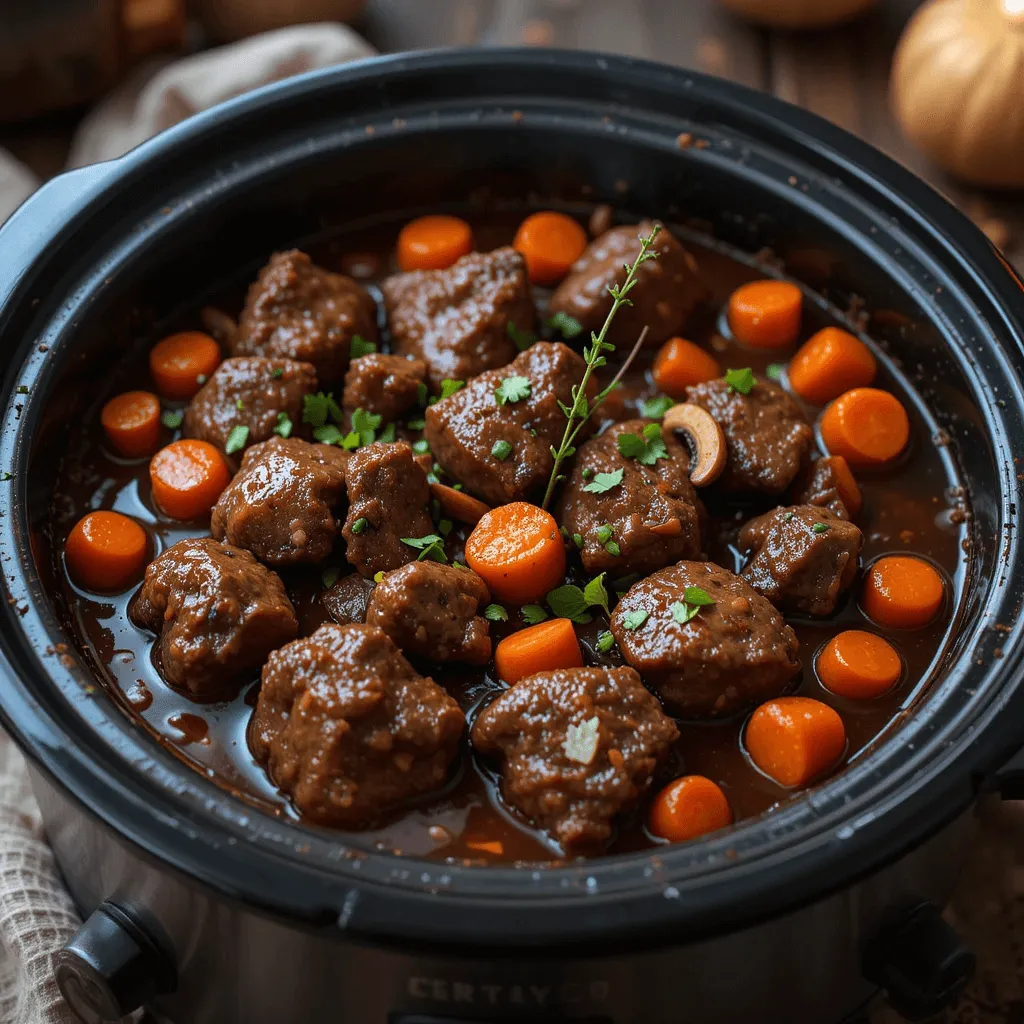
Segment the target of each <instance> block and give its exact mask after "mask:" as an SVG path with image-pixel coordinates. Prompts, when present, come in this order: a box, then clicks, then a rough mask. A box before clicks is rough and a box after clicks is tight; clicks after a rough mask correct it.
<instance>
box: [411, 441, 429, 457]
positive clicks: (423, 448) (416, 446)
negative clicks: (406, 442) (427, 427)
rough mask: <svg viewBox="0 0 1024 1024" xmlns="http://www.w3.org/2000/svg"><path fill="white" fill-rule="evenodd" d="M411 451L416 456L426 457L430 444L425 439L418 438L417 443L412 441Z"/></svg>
mask: <svg viewBox="0 0 1024 1024" xmlns="http://www.w3.org/2000/svg"><path fill="white" fill-rule="evenodd" d="M412 450H413V451H414V452H415V453H416V454H417V455H428V454H429V453H430V444H429V443H428V442H427V440H426V439H425V438H422V437H421V438H420V439H419V440H418V441H413V443H412Z"/></svg>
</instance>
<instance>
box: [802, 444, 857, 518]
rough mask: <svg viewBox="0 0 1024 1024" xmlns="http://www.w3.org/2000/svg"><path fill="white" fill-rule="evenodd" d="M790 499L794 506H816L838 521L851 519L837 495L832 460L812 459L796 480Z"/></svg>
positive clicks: (836, 481) (840, 497) (848, 510)
mask: <svg viewBox="0 0 1024 1024" xmlns="http://www.w3.org/2000/svg"><path fill="white" fill-rule="evenodd" d="M790 497H791V499H792V503H793V504H794V505H817V506H818V507H819V508H827V509H828V510H829V512H831V513H832V514H833V515H835V516H838V517H839V518H840V519H852V518H853V516H852V515H851V512H852V511H853V510H852V509H849V508H847V507H846V502H845V501H843V498H842V495H841V494H840V493H839V480H838V477H837V476H836V470H835V462H834V459H831V458H823V459H814V460H813V461H812V462H811V464H810V465H809V466H808V467H807V468H806V469H805V470H804V472H803V473H801V474H800V476H799V477H798V478H797V480H796V483H795V484H794V485H793V490H792V491H790Z"/></svg>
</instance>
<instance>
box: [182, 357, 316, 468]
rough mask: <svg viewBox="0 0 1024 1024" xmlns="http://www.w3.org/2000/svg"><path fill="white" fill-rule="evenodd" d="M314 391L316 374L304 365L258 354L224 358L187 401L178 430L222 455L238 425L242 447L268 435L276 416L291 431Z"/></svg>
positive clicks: (278, 423) (299, 419)
mask: <svg viewBox="0 0 1024 1024" xmlns="http://www.w3.org/2000/svg"><path fill="white" fill-rule="evenodd" d="M316 389H317V383H316V370H314V369H313V367H312V366H311V365H310V364H309V363H297V362H295V361H294V360H293V359H264V358H263V357H262V356H241V357H239V358H236V359H225V360H224V362H223V363H221V364H220V366H218V367H217V370H216V372H215V373H214V374H213V376H212V377H211V378H210V379H209V380H208V381H207V382H206V383H205V384H204V385H203V386H202V387H201V388H200V389H199V391H198V393H197V394H196V395H195V397H194V398H193V399H192V401H191V402H189V404H188V408H187V409H186V410H185V419H184V423H183V425H182V432H183V434H184V435H185V437H197V438H199V439H200V440H201V441H209V442H210V444H212V445H216V447H218V448H219V449H220V450H221V451H224V448H225V445H226V444H227V442H228V437H229V435H230V434H231V431H232V430H234V429H235V428H236V427H244V428H245V430H246V431H247V433H246V436H245V441H244V445H245V446H246V447H249V446H251V445H254V444H259V443H260V441H266V440H268V439H269V438H271V437H273V436H274V428H275V427H279V426H280V424H281V422H282V421H281V420H279V417H280V416H282V415H283V416H284V417H285V421H287V422H289V423H290V424H291V425H292V428H296V429H297V428H298V427H299V426H300V425H301V423H302V399H303V398H304V397H305V396H306V395H308V394H311V393H312V392H314V391H316ZM236 457H237V458H240V457H241V456H240V455H239V456H236Z"/></svg>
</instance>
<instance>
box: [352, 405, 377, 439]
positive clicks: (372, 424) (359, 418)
mask: <svg viewBox="0 0 1024 1024" xmlns="http://www.w3.org/2000/svg"><path fill="white" fill-rule="evenodd" d="M383 419H384V417H383V416H381V415H380V413H376V412H367V411H366V410H365V409H356V411H355V412H354V413H352V432H353V433H355V434H358V435H359V444H360V445H367V444H373V442H374V441H375V440H376V439H377V429H378V427H380V425H381V422H382V420H383Z"/></svg>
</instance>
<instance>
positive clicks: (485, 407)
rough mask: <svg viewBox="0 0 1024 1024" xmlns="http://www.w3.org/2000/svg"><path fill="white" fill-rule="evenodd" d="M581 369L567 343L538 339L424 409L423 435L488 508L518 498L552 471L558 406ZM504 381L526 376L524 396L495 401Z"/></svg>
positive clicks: (561, 422)
mask: <svg viewBox="0 0 1024 1024" xmlns="http://www.w3.org/2000/svg"><path fill="white" fill-rule="evenodd" d="M585 370H586V363H584V361H583V359H582V357H581V356H579V355H578V354H577V353H575V352H574V351H573V350H572V349H571V348H569V347H568V346H567V345H563V344H561V343H555V344H550V343H548V342H543V341H539V342H537V343H536V344H535V345H531V346H530V348H528V349H527V350H526V351H525V352H522V353H521V354H520V355H518V356H517V357H516V358H515V359H514V360H513V361H512V362H511V363H510V364H509V365H508V366H503V367H502V368H501V369H500V370H488V372H487V373H482V374H481V375H480V376H479V377H477V378H476V379H475V380H472V381H470V382H469V384H468V385H467V386H466V387H464V388H463V389H462V390H461V391H457V392H456V393H455V394H454V395H451V396H450V397H448V398H445V399H443V400H442V401H440V402H437V403H436V404H435V405H432V406H430V408H429V409H427V414H426V421H427V425H426V431H425V437H426V439H427V441H428V442H429V443H430V447H431V449H432V451H433V453H434V458H435V459H436V460H437V462H438V463H439V464H440V466H441V468H442V469H443V470H444V471H445V472H446V473H448V474H450V475H451V476H453V477H454V478H455V479H456V480H458V481H460V482H461V483H462V484H463V486H464V487H465V488H466V490H467V491H469V492H470V493H472V494H475V495H477V496H478V497H480V498H483V500H484V501H487V502H489V503H490V504H492V505H503V504H505V503H507V502H510V501H522V500H523V499H524V498H526V497H527V495H529V494H530V493H531V492H532V491H534V490H536V489H537V488H539V487H542V486H544V485H545V484H546V483H547V480H548V477H549V476H550V475H551V468H552V465H553V459H552V458H551V446H552V445H554V446H556V447H557V446H558V444H559V442H560V441H561V440H562V434H563V433H564V432H565V423H566V420H565V413H563V412H562V410H561V409H560V408H559V404H558V403H559V402H563V403H565V404H566V405H569V404H571V402H572V388H573V385H574V384H578V383H579V382H580V380H582V378H583V373H584V371H585ZM520 378H521V380H519V379H520ZM506 380H517V381H519V383H522V382H523V381H525V385H524V386H523V387H524V389H525V394H524V397H521V398H518V399H517V400H516V401H508V400H506V401H505V402H504V403H503V404H502V403H501V402H499V400H498V398H497V397H496V394H495V393H496V391H497V390H498V388H499V387H500V386H501V385H502V382H503V381H506ZM517 393H520V392H517ZM593 394H594V392H593V390H591V391H590V396H591V397H593ZM582 439H583V438H582V435H581V437H580V440H582ZM496 445H497V446H498V449H497V451H496V450H495V446H496ZM506 445H507V446H508V450H507V451H505V450H504V447H505V446H506Z"/></svg>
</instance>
